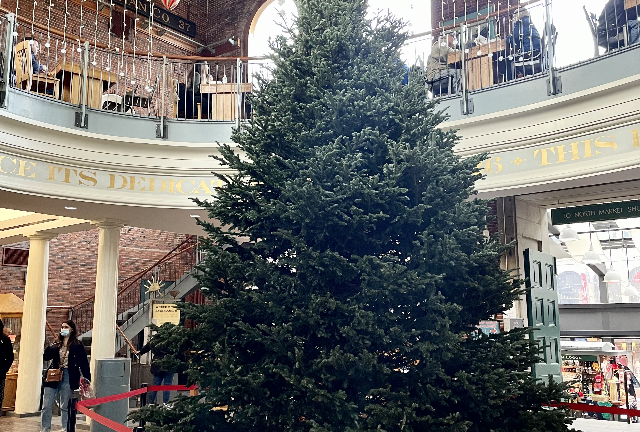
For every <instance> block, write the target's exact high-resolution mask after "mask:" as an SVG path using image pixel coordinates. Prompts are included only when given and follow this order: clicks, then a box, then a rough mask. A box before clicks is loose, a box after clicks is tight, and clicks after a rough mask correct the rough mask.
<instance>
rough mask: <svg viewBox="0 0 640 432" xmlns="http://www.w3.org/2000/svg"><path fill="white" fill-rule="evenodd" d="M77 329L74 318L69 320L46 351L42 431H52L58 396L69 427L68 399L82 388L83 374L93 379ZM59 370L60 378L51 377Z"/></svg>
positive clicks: (63, 428) (61, 327)
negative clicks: (47, 368) (72, 393)
mask: <svg viewBox="0 0 640 432" xmlns="http://www.w3.org/2000/svg"><path fill="white" fill-rule="evenodd" d="M77 335H78V331H77V328H76V325H75V323H74V322H73V321H71V320H68V321H65V322H63V323H62V325H61V326H60V334H59V336H58V340H57V341H56V342H55V343H54V344H53V345H51V346H49V347H47V348H46V349H45V350H44V357H43V358H44V361H51V365H50V366H49V370H48V371H47V380H46V381H45V383H44V396H43V399H42V418H41V431H42V432H50V431H51V415H52V413H51V410H52V408H53V402H54V401H55V400H56V398H59V399H60V410H61V411H62V430H65V431H66V430H67V420H68V418H69V399H70V397H71V392H72V391H74V390H77V389H78V388H79V387H80V374H81V373H82V376H83V377H85V378H86V379H88V380H91V371H90V370H89V361H88V360H87V353H86V352H85V351H84V346H83V345H82V343H80V341H79V340H78V336H77ZM55 369H59V370H60V372H61V373H60V374H59V376H60V379H59V380H58V381H55V380H50V379H49V376H50V374H49V371H50V370H55Z"/></svg>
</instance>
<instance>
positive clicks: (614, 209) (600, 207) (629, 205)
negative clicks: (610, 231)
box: [551, 201, 640, 225]
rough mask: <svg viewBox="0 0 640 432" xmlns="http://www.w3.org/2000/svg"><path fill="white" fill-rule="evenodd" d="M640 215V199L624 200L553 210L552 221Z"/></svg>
mask: <svg viewBox="0 0 640 432" xmlns="http://www.w3.org/2000/svg"><path fill="white" fill-rule="evenodd" d="M634 217H640V201H622V202H613V203H606V204H592V205H585V206H579V207H565V208H559V209H554V210H551V223H552V224H554V225H564V224H571V223H576V222H596V221H604V220H612V219H628V218H634Z"/></svg>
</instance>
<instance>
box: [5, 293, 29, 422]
mask: <svg viewBox="0 0 640 432" xmlns="http://www.w3.org/2000/svg"><path fill="white" fill-rule="evenodd" d="M23 307H24V302H23V301H22V300H20V298H18V297H17V296H15V295H14V294H0V319H2V322H3V323H4V331H5V334H7V336H9V338H10V339H11V342H12V343H13V355H14V361H13V364H12V365H11V368H10V369H9V372H8V373H7V377H6V381H5V387H4V399H3V400H2V411H12V410H13V409H14V408H15V403H16V388H17V383H18V353H19V352H20V335H21V333H22V310H23Z"/></svg>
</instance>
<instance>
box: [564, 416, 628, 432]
mask: <svg viewBox="0 0 640 432" xmlns="http://www.w3.org/2000/svg"><path fill="white" fill-rule="evenodd" d="M572 427H574V428H576V429H579V430H581V431H583V432H600V431H604V432H626V431H629V432H640V423H632V424H627V423H626V422H618V421H605V420H591V419H577V420H576V421H575V422H573V425H572Z"/></svg>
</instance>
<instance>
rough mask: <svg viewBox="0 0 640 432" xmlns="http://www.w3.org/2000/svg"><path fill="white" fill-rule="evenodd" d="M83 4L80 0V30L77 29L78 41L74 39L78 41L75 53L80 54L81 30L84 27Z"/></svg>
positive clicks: (83, 0)
mask: <svg viewBox="0 0 640 432" xmlns="http://www.w3.org/2000/svg"><path fill="white" fill-rule="evenodd" d="M84 2H85V0H80V28H79V29H78V32H79V34H78V39H76V41H78V48H76V51H78V52H82V47H81V43H82V42H80V41H81V40H82V28H83V27H84V8H83V7H82V5H83V3H84Z"/></svg>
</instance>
